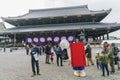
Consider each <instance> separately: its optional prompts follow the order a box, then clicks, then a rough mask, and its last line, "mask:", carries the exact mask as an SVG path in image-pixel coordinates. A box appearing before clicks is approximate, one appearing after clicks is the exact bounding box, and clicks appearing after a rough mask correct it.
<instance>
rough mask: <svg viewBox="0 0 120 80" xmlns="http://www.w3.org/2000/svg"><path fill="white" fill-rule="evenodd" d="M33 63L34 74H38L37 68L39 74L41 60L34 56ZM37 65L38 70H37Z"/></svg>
mask: <svg viewBox="0 0 120 80" xmlns="http://www.w3.org/2000/svg"><path fill="white" fill-rule="evenodd" d="M31 65H32V72H33V74H36V70H37V74H39V61H38V60H37V61H35V59H34V58H32V59H31ZM35 67H36V70H35Z"/></svg>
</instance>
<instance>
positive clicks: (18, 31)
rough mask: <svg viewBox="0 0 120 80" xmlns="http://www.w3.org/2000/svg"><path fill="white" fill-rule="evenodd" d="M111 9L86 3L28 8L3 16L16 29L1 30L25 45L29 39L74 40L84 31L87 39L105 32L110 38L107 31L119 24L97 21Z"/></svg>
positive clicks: (42, 41) (94, 37) (95, 38)
mask: <svg viewBox="0 0 120 80" xmlns="http://www.w3.org/2000/svg"><path fill="white" fill-rule="evenodd" d="M111 10H112V9H108V10H100V11H92V10H89V9H88V7H87V5H83V6H72V7H62V8H51V9H40V10H39V9H38V10H30V11H29V13H26V14H25V15H22V16H17V17H6V18H2V19H3V20H4V21H5V22H8V23H10V24H12V25H14V26H16V28H12V29H6V30H4V31H3V32H1V33H5V34H6V35H8V36H9V37H11V38H12V40H13V41H15V39H16V42H22V41H25V42H26V43H27V44H30V43H31V42H32V41H36V42H37V43H38V44H44V43H45V42H46V41H47V40H51V41H52V42H60V40H61V39H62V38H66V39H68V40H69V41H70V42H73V41H74V39H75V38H76V37H78V36H79V34H81V33H84V34H85V39H86V41H88V39H89V38H92V39H93V40H97V39H98V37H99V39H101V36H103V35H104V34H107V39H109V35H108V33H110V32H113V31H116V30H118V29H120V24H117V23H101V22H100V21H101V20H103V19H104V18H105V17H106V16H107V15H108V14H109V13H110V12H111ZM13 34H14V36H13ZM102 39H104V36H103V38H102Z"/></svg>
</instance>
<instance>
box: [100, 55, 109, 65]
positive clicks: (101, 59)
mask: <svg viewBox="0 0 120 80" xmlns="http://www.w3.org/2000/svg"><path fill="white" fill-rule="evenodd" d="M100 61H101V63H102V64H108V55H107V54H103V55H102V56H100Z"/></svg>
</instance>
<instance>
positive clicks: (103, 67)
mask: <svg viewBox="0 0 120 80" xmlns="http://www.w3.org/2000/svg"><path fill="white" fill-rule="evenodd" d="M101 65H102V76H105V69H106V71H107V75H108V76H109V70H108V64H101Z"/></svg>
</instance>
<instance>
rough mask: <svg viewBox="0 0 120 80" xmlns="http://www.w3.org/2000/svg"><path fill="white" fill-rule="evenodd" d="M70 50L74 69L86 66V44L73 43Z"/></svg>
mask: <svg viewBox="0 0 120 80" xmlns="http://www.w3.org/2000/svg"><path fill="white" fill-rule="evenodd" d="M70 48H71V64H72V67H80V66H86V56H85V49H84V43H83V42H80V43H71V44H70Z"/></svg>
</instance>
